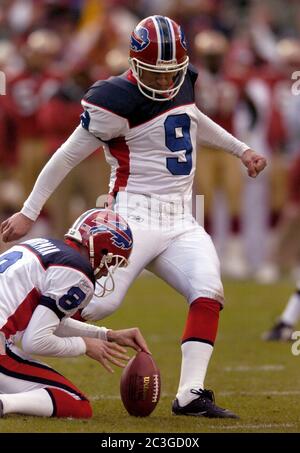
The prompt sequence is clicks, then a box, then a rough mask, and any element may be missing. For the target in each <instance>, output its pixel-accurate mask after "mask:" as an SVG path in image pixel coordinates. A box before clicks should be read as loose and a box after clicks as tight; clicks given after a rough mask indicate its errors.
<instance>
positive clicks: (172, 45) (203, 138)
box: [1, 16, 266, 418]
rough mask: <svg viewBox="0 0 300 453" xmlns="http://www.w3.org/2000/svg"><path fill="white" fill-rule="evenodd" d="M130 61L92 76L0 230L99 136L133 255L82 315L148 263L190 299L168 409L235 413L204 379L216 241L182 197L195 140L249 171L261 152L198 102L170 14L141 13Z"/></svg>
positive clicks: (102, 311)
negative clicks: (55, 145) (62, 134)
mask: <svg viewBox="0 0 300 453" xmlns="http://www.w3.org/2000/svg"><path fill="white" fill-rule="evenodd" d="M129 63H130V68H129V70H128V71H127V72H125V73H124V74H123V75H120V76H116V77H111V78H109V79H108V80H105V81H98V82H96V83H95V84H94V85H93V86H92V87H91V88H90V89H89V90H88V91H87V93H86V95H85V97H84V99H83V101H82V105H83V108H84V112H83V113H82V115H81V125H80V126H78V127H77V129H76V130H75V131H74V132H73V134H72V135H71V136H70V137H69V139H68V140H67V141H66V142H65V143H64V144H63V145H62V146H61V148H60V149H59V150H58V151H57V152H56V153H55V154H54V156H53V157H52V158H51V159H50V161H49V162H48V163H47V164H46V166H45V167H44V169H43V170H42V172H41V174H40V176H39V177H38V179H37V182H36V184H35V186H34V188H33V191H32V192H31V194H30V196H29V198H28V199H27V200H26V201H25V204H24V207H23V209H22V210H21V212H19V213H17V214H14V215H13V216H12V217H10V218H9V219H7V220H6V221H4V222H3V223H2V227H1V231H2V235H3V240H4V241H11V240H14V239H16V238H20V237H22V235H24V234H26V233H27V232H28V231H29V229H30V227H31V225H32V224H33V222H34V221H35V220H36V219H37V217H38V215H39V213H40V210H41V208H42V206H43V205H44V203H45V202H46V200H47V199H48V197H49V196H50V195H51V194H52V192H53V191H54V190H55V188H56V187H57V186H58V184H59V183H60V182H61V181H62V179H63V178H64V177H65V176H66V174H67V173H68V172H69V171H70V170H71V169H72V168H73V167H75V166H76V165H77V164H79V163H80V162H81V161H82V160H83V159H84V158H86V157H87V156H89V155H90V154H91V153H93V151H95V149H97V148H98V147H99V146H101V145H103V146H104V150H105V156H106V159H107V161H108V163H109V164H110V165H111V170H112V171H111V180H110V194H111V195H112V197H113V199H114V201H115V204H114V210H115V211H117V212H119V213H120V214H121V215H123V216H124V217H125V218H126V220H127V221H128V222H129V224H130V227H131V229H132V231H133V234H134V240H135V247H134V250H133V253H132V256H131V265H130V266H129V267H128V268H126V269H119V270H117V271H116V273H115V275H116V277H118V279H116V288H115V291H114V294H113V296H108V297H107V298H105V299H103V301H102V300H101V303H99V301H98V300H97V299H96V298H93V300H92V302H91V303H90V304H89V306H88V307H86V308H84V309H83V311H82V317H83V319H85V320H98V319H102V318H103V317H105V316H108V315H109V314H111V313H113V312H114V311H115V310H116V309H117V308H118V307H119V305H120V304H121V302H122V300H123V298H124V296H125V294H126V292H127V290H128V288H129V286H130V285H131V284H132V282H133V281H134V280H135V278H136V277H137V276H138V275H139V274H140V272H141V271H142V270H143V269H144V268H147V269H149V270H150V271H152V272H153V273H155V274H156V275H158V276H159V277H160V278H162V279H163V280H165V281H166V282H167V283H169V284H170V285H171V286H172V287H173V288H175V289H176V290H177V291H178V292H179V293H180V294H182V295H183V296H184V297H185V298H186V300H187V303H188V305H189V311H188V316H187V320H186V325H185V329H184V333H183V336H182V345H181V351H182V365H181V375H180V381H179V387H178V391H177V395H176V398H175V400H174V402H173V405H172V411H173V413H174V414H176V415H194V416H205V417H221V418H228V417H229V418H235V417H236V415H235V414H234V413H232V412H231V411H229V410H225V409H222V408H220V407H218V406H217V405H216V404H215V401H214V395H213V393H212V392H211V391H209V390H205V388H204V378H205V375H206V371H207V367H208V363H209V360H210V357H211V354H212V351H213V347H214V342H215V338H216V334H217V327H218V320H219V312H220V309H221V308H222V307H223V304H224V295H223V287H222V282H221V278H220V265H219V260H218V257H217V254H216V251H215V248H214V245H213V243H212V241H211V238H210V236H209V235H208V234H207V233H206V232H205V230H204V229H203V228H202V227H201V226H200V225H199V224H198V223H197V222H196V220H195V219H194V218H193V216H192V212H191V209H190V205H191V203H190V202H189V201H190V199H191V194H192V185H193V178H194V173H195V164H196V150H197V143H199V144H205V145H207V146H209V147H211V148H220V149H223V150H224V151H226V152H228V153H231V154H233V155H234V156H236V157H238V158H240V159H241V161H242V163H243V164H244V165H245V167H246V168H247V170H248V174H249V176H251V177H256V176H257V175H258V174H259V173H260V172H261V171H262V170H263V169H264V168H265V166H266V160H265V159H264V158H263V157H262V156H260V155H259V154H257V153H256V152H254V151H253V150H251V149H249V147H248V146H247V145H246V144H244V143H242V142H240V141H239V140H237V139H236V138H235V137H233V136H232V135H231V134H229V133H228V132H226V131H225V130H224V129H222V128H221V127H220V126H218V125H217V124H216V123H214V122H213V121H212V120H211V119H209V118H208V117H207V116H205V115H204V114H203V113H202V112H201V111H200V110H199V109H198V108H197V107H196V105H195V98H194V84H195V81H196V78H197V73H196V72H195V70H194V69H193V67H192V66H191V65H190V64H189V57H188V56H187V45H186V41H185V37H184V34H183V31H182V29H181V28H180V26H179V25H178V24H177V23H175V22H174V21H173V20H171V19H169V18H168V17H163V16H151V17H148V18H146V19H144V20H142V21H141V22H140V23H139V24H138V25H137V26H136V28H135V29H134V31H133V32H132V34H131V44H130V58H129ZM258 202H259V200H258ZM153 309H154V310H155V301H154V304H153ZM170 328H172V327H171V326H170Z"/></svg>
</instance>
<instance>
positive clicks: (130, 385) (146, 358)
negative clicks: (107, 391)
mask: <svg viewBox="0 0 300 453" xmlns="http://www.w3.org/2000/svg"><path fill="white" fill-rule="evenodd" d="M160 386H161V380H160V372H159V369H158V368H157V366H156V364H155V362H154V360H153V357H152V356H151V355H150V354H147V353H146V352H143V351H141V352H138V353H137V354H136V355H135V356H134V357H132V358H131V359H130V361H129V362H128V363H127V365H126V367H125V368H124V370H123V373H122V376H121V382H120V393H121V398H122V401H123V404H124V407H125V409H126V410H127V412H128V413H129V414H130V415H134V416H135V417H147V416H148V415H150V414H151V412H153V411H154V409H155V407H156V405H157V403H158V401H159V397H160Z"/></svg>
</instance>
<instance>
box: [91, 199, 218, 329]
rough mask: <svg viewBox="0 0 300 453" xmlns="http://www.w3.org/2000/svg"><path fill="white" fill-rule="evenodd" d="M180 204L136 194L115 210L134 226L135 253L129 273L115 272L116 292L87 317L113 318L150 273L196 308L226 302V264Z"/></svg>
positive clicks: (99, 301) (95, 304)
mask: <svg viewBox="0 0 300 453" xmlns="http://www.w3.org/2000/svg"><path fill="white" fill-rule="evenodd" d="M179 205H180V204H179V203H178V205H176V204H175V203H169V202H161V201H160V202H159V203H157V202H155V203H154V206H153V203H152V201H151V206H150V199H149V197H142V196H140V195H132V194H131V195H130V196H129V201H128V203H127V205H126V204H125V203H123V204H120V203H117V204H116V206H115V210H116V211H117V212H119V214H121V216H122V217H123V218H125V219H126V220H127V222H128V223H129V225H130V227H131V229H132V233H133V250H132V253H131V255H130V258H129V265H128V267H126V268H123V269H118V270H117V271H116V272H115V273H114V275H113V276H114V282H115V289H114V291H113V292H112V293H111V294H109V295H107V296H104V297H103V298H101V299H99V298H96V297H94V298H93V299H92V301H91V302H90V303H89V304H88V306H87V307H86V308H84V310H83V312H82V316H83V318H84V319H86V320H90V321H92V320H93V321H96V320H99V319H102V318H105V317H106V316H109V315H110V314H111V313H113V312H114V311H115V310H117V308H118V307H119V306H120V304H121V302H122V300H123V298H124V296H125V295H126V292H127V290H128V288H129V287H130V285H131V284H132V282H133V281H134V280H135V279H136V278H137V276H138V275H139V274H140V272H141V271H142V270H143V269H145V268H146V269H148V270H149V271H151V272H153V273H154V274H155V275H157V276H158V277H160V278H162V279H163V280H164V281H165V282H167V283H168V284H169V285H170V286H171V287H173V288H174V289H176V290H177V291H178V292H179V293H180V294H182V295H183V296H184V297H185V298H186V299H187V301H188V303H189V304H191V303H192V302H193V301H194V300H196V299H197V298H199V297H208V298H211V299H215V300H217V301H218V302H220V303H221V304H223V302H224V295H223V286H222V282H221V278H220V263H219V259H218V256H217V253H216V250H215V247H214V245H213V242H212V240H211V238H210V236H209V235H208V234H207V233H206V232H205V230H204V229H203V228H202V227H201V226H200V225H199V224H198V223H197V222H196V220H195V219H194V218H193V216H192V215H191V213H190V211H188V212H182V211H181V207H180V206H181V205H180V206H179Z"/></svg>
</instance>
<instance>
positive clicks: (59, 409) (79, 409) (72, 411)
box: [47, 388, 93, 418]
mask: <svg viewBox="0 0 300 453" xmlns="http://www.w3.org/2000/svg"><path fill="white" fill-rule="evenodd" d="M47 390H48V393H49V394H50V395H51V399H52V401H53V414H52V416H53V417H58V418H65V417H72V418H91V417H92V416H93V410H92V406H91V404H90V402H89V401H88V400H87V399H77V398H75V397H74V396H72V395H70V394H69V393H66V392H64V391H63V390H60V389H55V388H48V389H47Z"/></svg>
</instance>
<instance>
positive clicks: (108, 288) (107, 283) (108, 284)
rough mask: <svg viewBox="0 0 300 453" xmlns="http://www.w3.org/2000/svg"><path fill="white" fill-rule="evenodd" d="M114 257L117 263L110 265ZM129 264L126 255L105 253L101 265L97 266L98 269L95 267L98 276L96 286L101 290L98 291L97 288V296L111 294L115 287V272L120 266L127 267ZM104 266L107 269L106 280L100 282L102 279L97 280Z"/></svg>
mask: <svg viewBox="0 0 300 453" xmlns="http://www.w3.org/2000/svg"><path fill="white" fill-rule="evenodd" d="M113 258H114V259H115V260H116V264H115V265H114V266H110V263H111V262H112V259H113ZM127 265H128V261H127V259H126V258H124V256H121V255H113V254H112V253H108V254H107V255H104V256H103V257H102V260H101V263H100V266H99V267H97V269H95V271H94V273H95V276H96V286H97V287H98V288H99V292H96V290H95V293H94V295H95V297H104V296H107V295H108V294H110V293H111V292H112V291H113V290H114V289H115V281H114V278H113V274H114V273H115V271H116V270H117V269H118V268H119V267H126V266H127ZM103 267H105V269H106V270H107V275H106V276H105V277H104V278H105V280H104V282H103V284H102V283H100V281H98V280H97V273H99V271H100V270H101V269H103ZM101 278H103V277H100V278H99V280H101Z"/></svg>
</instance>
